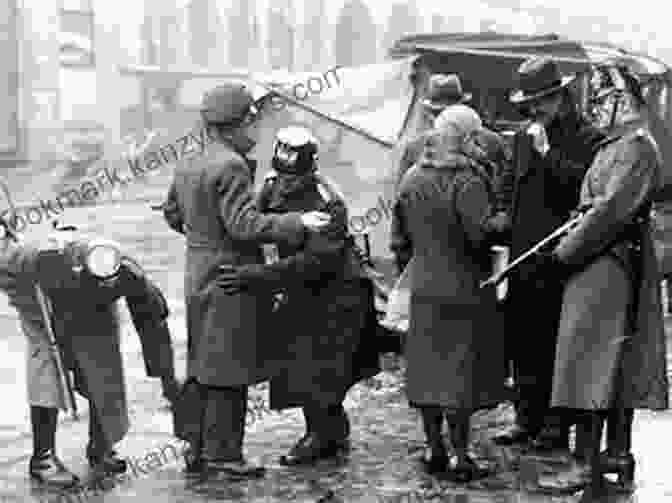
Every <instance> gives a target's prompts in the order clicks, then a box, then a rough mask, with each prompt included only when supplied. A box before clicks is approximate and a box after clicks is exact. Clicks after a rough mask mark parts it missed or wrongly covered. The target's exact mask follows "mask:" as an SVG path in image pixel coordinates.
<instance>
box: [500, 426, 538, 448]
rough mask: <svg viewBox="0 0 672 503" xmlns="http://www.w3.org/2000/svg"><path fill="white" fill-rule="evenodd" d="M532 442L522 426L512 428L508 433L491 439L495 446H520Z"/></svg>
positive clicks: (528, 433) (530, 436)
mask: <svg viewBox="0 0 672 503" xmlns="http://www.w3.org/2000/svg"><path fill="white" fill-rule="evenodd" d="M530 440H532V435H531V434H530V432H529V431H528V430H527V429H525V428H523V427H522V426H513V427H512V428H511V429H510V430H509V431H506V432H504V433H502V434H500V435H496V436H495V437H493V439H492V441H493V442H494V443H495V444H496V445H521V444H527V443H528V442H530Z"/></svg>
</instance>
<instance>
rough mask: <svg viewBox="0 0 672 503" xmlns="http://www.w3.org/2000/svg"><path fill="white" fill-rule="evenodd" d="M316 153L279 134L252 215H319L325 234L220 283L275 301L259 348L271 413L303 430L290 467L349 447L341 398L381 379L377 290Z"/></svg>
mask: <svg viewBox="0 0 672 503" xmlns="http://www.w3.org/2000/svg"><path fill="white" fill-rule="evenodd" d="M317 153H318V143H317V140H316V139H315V137H314V136H313V135H312V133H311V132H310V131H309V130H307V129H305V128H303V127H298V126H291V127H287V128H284V129H282V130H280V131H279V132H278V133H277V136H276V144H275V151H274V155H273V158H272V168H273V169H272V171H271V173H270V174H269V176H268V177H267V178H266V180H265V183H264V185H263V187H262V189H261V192H260V194H259V198H258V208H259V210H260V211H262V212H264V213H267V214H280V215H282V214H287V213H288V212H291V211H311V210H317V211H321V212H324V213H327V214H329V215H330V216H331V219H332V220H331V223H330V224H329V226H328V229H327V230H325V231H324V232H320V233H311V234H310V235H309V237H308V238H307V239H306V241H305V242H304V243H303V244H301V245H299V246H291V245H283V244H279V245H278V246H277V249H276V248H274V247H273V248H272V249H270V250H268V251H269V255H268V261H267V264H266V265H260V264H252V265H243V266H238V267H235V268H232V269H231V270H230V271H229V277H228V279H227V278H226V277H225V276H221V277H220V284H221V285H222V287H223V288H225V289H227V290H228V291H229V292H230V293H232V294H235V293H237V292H239V291H246V290H248V291H254V290H259V291H264V290H266V291H273V292H276V293H279V295H280V297H279V301H278V305H277V307H276V309H275V312H274V314H273V336H272V337H269V338H268V339H267V340H266V342H265V344H266V345H267V346H268V348H267V349H268V354H269V361H271V360H272V361H273V363H272V365H273V367H274V369H275V370H274V371H273V372H272V374H271V381H270V405H271V408H273V409H278V410H282V409H287V408H291V407H301V408H302V411H303V415H304V418H305V422H306V433H305V435H304V436H303V437H301V439H300V440H299V441H298V442H297V443H296V445H295V446H294V447H292V449H291V450H290V451H289V452H288V453H287V454H286V455H284V456H282V457H281V459H280V463H281V464H283V465H286V466H294V465H301V464H311V463H314V462H316V461H318V460H320V459H324V458H329V457H333V456H336V455H337V454H338V453H339V451H341V450H342V449H344V448H346V447H347V445H348V438H349V433H350V424H349V420H348V416H347V414H346V412H345V409H344V408H343V399H344V398H345V394H346V392H347V390H348V389H349V388H350V387H351V386H352V385H353V384H354V383H355V382H357V381H358V380H360V379H362V378H365V377H370V376H372V375H375V374H376V373H377V372H378V371H379V368H378V354H377V351H376V348H375V347H374V346H373V344H372V342H373V341H372V338H371V335H373V334H374V333H375V325H376V324H377V320H376V312H375V306H374V292H373V285H372V283H371V280H370V279H369V278H368V277H367V276H366V274H365V273H364V270H363V268H362V264H361V262H360V258H359V255H358V253H357V251H356V249H355V244H354V241H353V238H352V237H351V236H349V235H348V232H347V221H348V219H347V208H346V204H345V200H344V196H343V195H342V194H341V193H340V192H339V191H338V190H337V189H336V188H335V187H334V185H333V183H331V182H330V181H329V180H328V179H326V177H325V176H324V175H323V174H321V173H319V172H318V164H317ZM297 321H298V323H297Z"/></svg>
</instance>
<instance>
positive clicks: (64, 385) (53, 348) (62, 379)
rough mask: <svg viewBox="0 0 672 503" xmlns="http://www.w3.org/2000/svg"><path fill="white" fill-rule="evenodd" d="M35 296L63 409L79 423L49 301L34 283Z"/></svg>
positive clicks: (37, 284)
mask: <svg viewBox="0 0 672 503" xmlns="http://www.w3.org/2000/svg"><path fill="white" fill-rule="evenodd" d="M35 294H36V295H37V302H38V304H39V305H40V310H41V311H42V317H43V318H44V326H45V328H46V329H47V337H48V338H49V351H50V352H51V357H52V358H53V360H54V363H55V364H56V371H57V372H58V380H59V384H60V388H61V393H62V394H63V397H64V399H65V408H66V410H67V409H70V410H71V411H72V419H73V420H75V421H79V413H78V412H77V402H76V400H75V393H74V391H73V389H72V382H71V381H70V375H69V374H68V373H67V371H66V370H65V367H64V366H63V359H62V358H61V350H60V348H59V346H58V343H57V342H56V334H55V333H54V327H53V325H52V324H51V322H52V318H51V309H50V308H49V301H48V299H47V297H46V295H44V292H43V291H42V288H41V287H40V285H39V283H35Z"/></svg>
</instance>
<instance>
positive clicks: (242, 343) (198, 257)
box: [164, 83, 328, 477]
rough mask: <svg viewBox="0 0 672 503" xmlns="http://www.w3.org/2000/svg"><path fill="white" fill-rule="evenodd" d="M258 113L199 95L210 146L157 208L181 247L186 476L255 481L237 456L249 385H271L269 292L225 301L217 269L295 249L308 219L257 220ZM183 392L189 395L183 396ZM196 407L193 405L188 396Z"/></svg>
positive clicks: (230, 98) (222, 93) (238, 90)
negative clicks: (276, 246)
mask: <svg viewBox="0 0 672 503" xmlns="http://www.w3.org/2000/svg"><path fill="white" fill-rule="evenodd" d="M255 110H256V109H255V106H254V100H253V98H252V95H251V93H250V92H249V91H248V89H247V88H245V87H244V86H243V85H240V84H234V83H227V84H224V85H221V86H219V87H217V88H215V89H213V90H212V91H211V92H208V93H206V94H205V96H204V98H203V102H202V106H201V116H202V119H203V123H204V127H205V128H206V131H207V134H208V136H209V137H210V139H211V140H212V143H211V144H210V145H208V147H207V149H206V150H205V151H204V152H203V155H202V156H200V157H198V158H193V159H186V160H184V161H182V162H181V163H180V164H179V165H178V166H177V168H176V170H175V177H174V180H173V183H172V185H171V187H170V190H169V193H168V199H167V201H166V203H165V204H164V215H165V217H166V220H167V221H168V223H169V225H170V226H171V227H172V228H173V229H174V230H176V231H178V232H181V233H183V234H184V235H185V237H186V241H187V243H186V244H187V250H186V254H187V257H186V271H185V297H186V308H187V330H188V367H187V378H188V380H189V379H190V382H191V383H192V384H191V385H190V384H189V382H188V383H187V385H188V386H190V387H191V389H193V390H194V391H193V392H191V391H190V392H189V393H185V394H184V399H185V400H181V402H184V403H182V405H178V407H177V409H178V411H180V410H181V411H184V410H186V409H188V410H190V411H191V412H193V414H190V415H189V417H188V418H187V419H184V421H180V423H183V424H179V425H178V430H179V431H177V432H176V434H177V435H178V436H180V437H182V438H184V439H185V440H188V441H189V442H190V443H191V446H192V452H191V453H189V456H188V457H187V472H201V471H203V470H208V471H219V472H223V473H225V474H227V475H231V476H234V477H258V476H262V475H263V473H264V469H263V467H262V466H258V465H256V464H254V463H249V462H247V461H246V460H245V459H244V457H243V451H242V449H243V436H244V427H245V414H246V404H247V387H248V386H249V385H252V384H256V383H258V382H260V381H263V380H265V379H267V378H268V374H267V371H266V369H265V365H264V354H263V352H262V348H263V346H264V344H266V342H265V341H264V340H263V339H262V337H264V336H266V337H272V333H273V329H272V326H271V325H270V324H269V319H270V315H271V308H272V302H273V296H272V294H271V293H268V292H262V293H257V292H255V293H250V292H242V293H239V294H236V295H227V294H226V293H225V291H224V290H223V289H222V288H220V287H219V286H218V285H217V283H216V278H217V275H218V274H219V272H220V270H219V268H220V266H222V265H232V266H233V265H245V264H258V263H262V262H263V255H262V251H261V248H260V245H261V244H262V243H273V242H278V241H279V242H286V243H289V244H293V245H299V244H300V243H302V242H303V240H304V238H305V231H306V228H307V227H306V226H307V225H309V224H310V221H311V217H312V218H313V220H315V221H317V224H316V227H319V225H320V224H321V223H326V222H327V221H328V219H326V220H324V222H321V221H320V220H319V215H316V214H313V215H308V216H306V215H303V214H302V213H298V212H290V213H286V214H283V215H263V214H261V213H260V212H259V211H258V210H257V208H256V204H255V196H254V191H253V183H254V182H253V177H254V165H253V163H252V161H250V160H249V159H248V158H247V154H248V152H249V151H250V150H251V149H252V147H253V146H254V144H255V141H254V137H255V136H256V125H257V124H256V123H255V122H254V121H255ZM185 391H188V390H185ZM194 396H195V397H196V398H195V399H193V400H192V399H191V398H193V397H194Z"/></svg>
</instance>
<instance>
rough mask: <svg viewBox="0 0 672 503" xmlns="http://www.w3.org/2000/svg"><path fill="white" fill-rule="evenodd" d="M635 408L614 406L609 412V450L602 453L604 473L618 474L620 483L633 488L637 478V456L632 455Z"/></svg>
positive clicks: (622, 485)
mask: <svg viewBox="0 0 672 503" xmlns="http://www.w3.org/2000/svg"><path fill="white" fill-rule="evenodd" d="M633 419H634V410H633V409H623V408H614V409H610V410H609V412H608V414H607V450H606V451H605V452H603V453H602V454H601V459H600V464H601V465H602V472H603V473H614V474H617V475H618V483H619V485H620V486H621V487H622V488H624V489H628V490H629V489H631V488H632V486H633V484H634V480H635V458H634V456H633V455H632V452H631V447H632V421H633Z"/></svg>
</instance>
